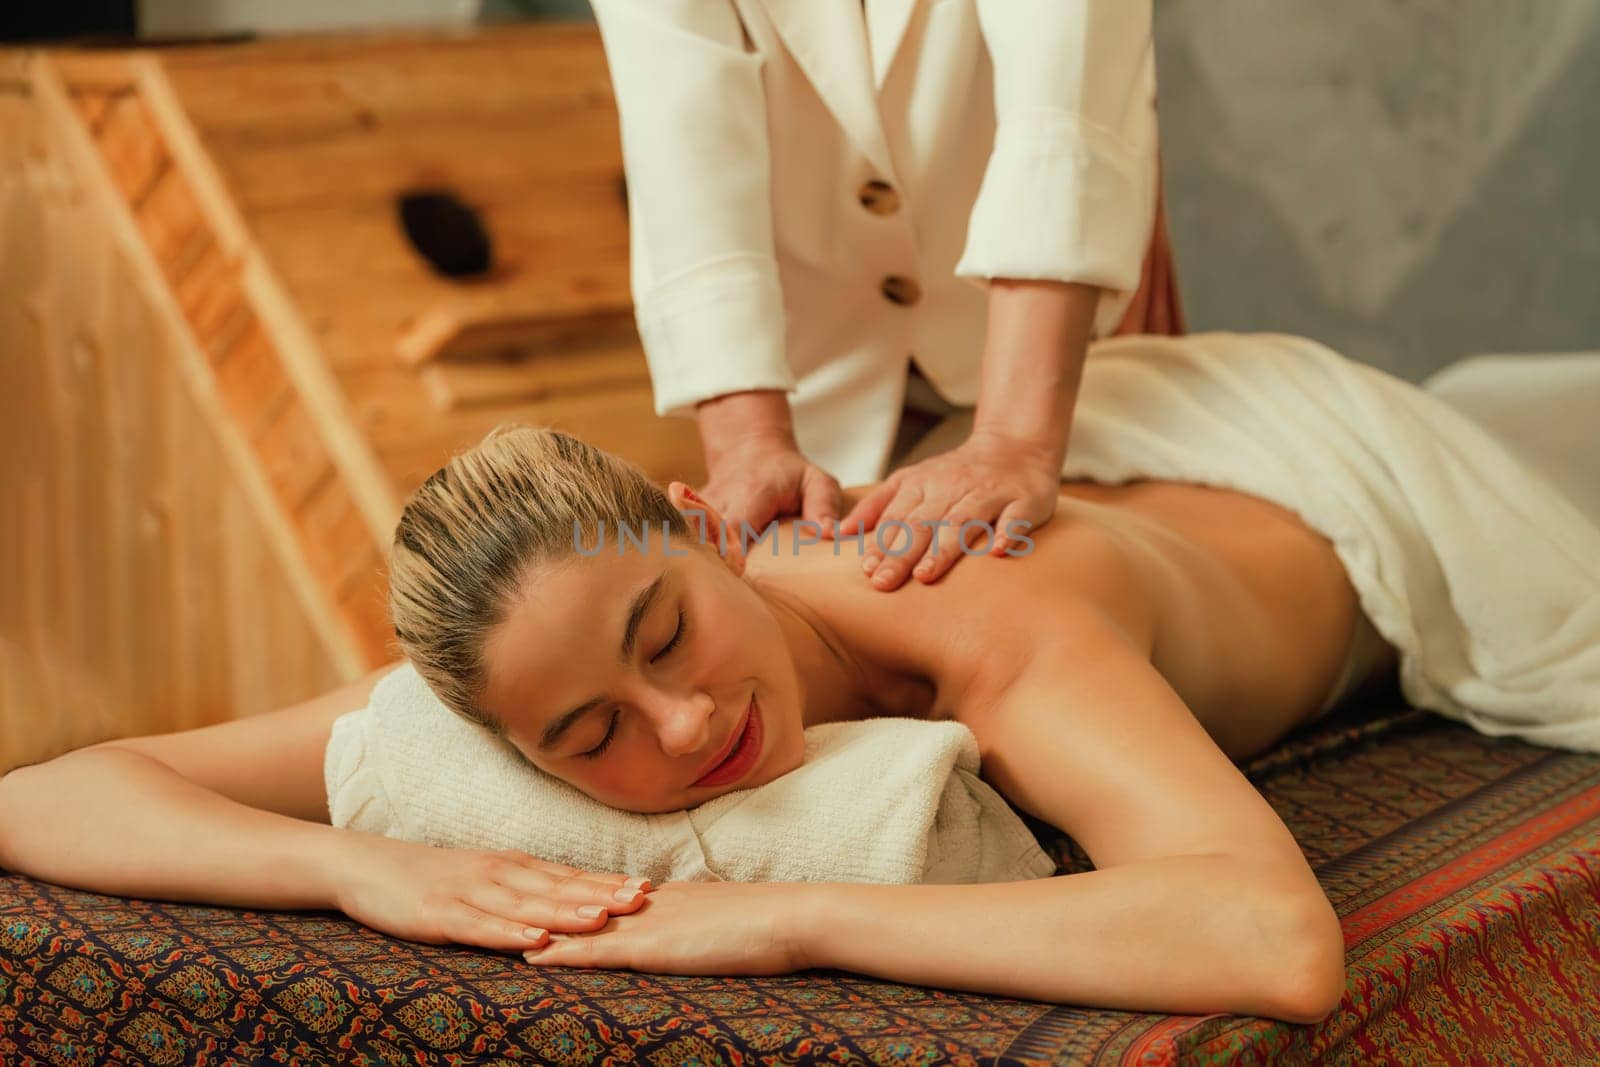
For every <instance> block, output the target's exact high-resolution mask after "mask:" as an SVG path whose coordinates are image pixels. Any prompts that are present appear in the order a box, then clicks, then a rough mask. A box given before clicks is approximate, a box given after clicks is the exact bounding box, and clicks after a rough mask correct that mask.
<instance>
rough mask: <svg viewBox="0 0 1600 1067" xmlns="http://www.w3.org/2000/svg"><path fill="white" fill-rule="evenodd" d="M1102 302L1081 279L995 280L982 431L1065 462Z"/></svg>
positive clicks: (978, 422)
mask: <svg viewBox="0 0 1600 1067" xmlns="http://www.w3.org/2000/svg"><path fill="white" fill-rule="evenodd" d="M1099 297H1100V289H1099V288H1098V287H1096V286H1093V285H1081V284H1078V283H1076V282H1054V281H1028V280H1020V279H1010V278H994V279H992V280H991V281H990V282H989V311H988V315H989V317H988V326H987V329H986V333H985V337H984V344H983V361H982V365H981V374H982V378H981V384H980V386H979V389H978V410H977V412H976V414H975V415H974V418H973V432H974V433H975V434H977V433H992V434H997V435H1000V436H1004V437H1010V438H1015V439H1018V440H1022V441H1026V442H1027V443H1029V444H1031V445H1034V446H1036V447H1038V448H1040V449H1042V450H1044V451H1045V452H1046V453H1048V454H1051V455H1053V456H1054V458H1055V461H1056V465H1057V466H1059V465H1060V461H1061V459H1062V457H1064V456H1065V455H1066V450H1067V438H1068V437H1069V436H1070V434H1071V432H1072V409H1073V407H1074V406H1075V405H1076V403H1077V400H1078V387H1079V384H1080V383H1081V382H1082V380H1083V361H1084V359H1085V357H1086V356H1087V355H1088V352H1089V337H1090V334H1091V333H1092V331H1093V328H1094V313H1095V307H1096V306H1097V304H1098V302H1099Z"/></svg>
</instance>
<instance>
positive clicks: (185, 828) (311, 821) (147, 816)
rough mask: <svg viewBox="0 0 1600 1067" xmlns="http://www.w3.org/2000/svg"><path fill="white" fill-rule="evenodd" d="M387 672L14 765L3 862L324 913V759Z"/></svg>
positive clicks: (2, 809) (55, 874)
mask: <svg viewBox="0 0 1600 1067" xmlns="http://www.w3.org/2000/svg"><path fill="white" fill-rule="evenodd" d="M390 669H392V665H391V666H390V667H384V668H382V669H380V670H378V671H374V672H373V673H372V674H369V675H367V676H366V677H365V678H362V679H360V680H358V681H356V682H352V683H350V684H348V685H345V686H341V687H339V688H337V689H334V690H332V691H330V692H328V693H325V694H323V695H322V696H319V697H316V698H314V699H312V700H308V701H305V702H304V703H301V704H297V705H294V706H292V707H289V708H284V709H281V710H279V711H273V712H268V713H266V714H263V715H256V716H250V717H247V718H242V719H237V720H233V721H230V722H225V723H219V724H217V725H214V726H206V727H201V728H200V729H196V730H186V731H182V732H179V733H169V734H159V735H154V736H148V737H134V738H122V739H117V740H113V741H105V742H102V743H100V744H97V745H91V746H89V747H88V748H83V749H79V750H77V751H76V752H69V753H67V754H66V755H63V756H60V757H57V758H56V759H53V760H50V761H48V762H46V763H41V764H35V765H33V766H29V767H20V768H18V769H16V770H14V771H12V772H11V773H10V774H7V775H6V776H5V777H4V778H0V866H4V867H5V868H6V869H7V870H13V871H20V872H23V873H26V874H29V875H32V876H34V877H36V878H43V879H46V880H48V881H52V882H57V883H60V884H63V885H71V886H76V887H79V888H82V889H90V890H94V891H96V892H102V893H115V894H122V895H126V896H141V897H154V898H158V899H166V900H190V901H202V902H206V903H213V904H234V905H242V906H257V907H270V908H331V907H334V906H335V903H334V893H333V888H332V884H331V878H330V870H329V868H330V865H331V861H332V859H333V857H332V856H331V855H330V850H331V848H332V842H333V839H334V837H335V836H336V832H335V831H334V830H333V829H332V828H331V827H329V826H327V825H326V823H327V821H328V802H327V792H326V788H325V786H324V784H323V774H322V757H323V752H324V750H325V749H326V747H327V743H328V734H329V731H330V730H331V728H332V725H333V720H334V719H336V718H338V717H339V716H340V715H343V714H344V713H345V712H347V711H352V710H354V709H356V708H359V707H362V706H363V705H364V704H366V702H367V699H368V697H369V696H370V695H371V692H372V688H373V686H374V685H376V684H377V681H378V679H379V677H381V676H382V675H383V674H384V673H386V672H387V671H388V670H390ZM318 823H321V824H323V825H317V824H318Z"/></svg>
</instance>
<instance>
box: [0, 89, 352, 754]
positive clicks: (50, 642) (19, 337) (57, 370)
mask: <svg viewBox="0 0 1600 1067" xmlns="http://www.w3.org/2000/svg"><path fill="white" fill-rule="evenodd" d="M6 89H7V83H6V82H5V81H4V80H3V78H0V249H3V250H4V254H3V255H0V405H3V411H4V416H3V417H0V434H3V436H0V452H3V456H0V500H5V501H7V502H8V506H7V507H5V508H4V509H0V511H3V515H0V770H5V769H9V768H11V767H13V766H16V765H18V764H20V763H25V762H32V761H35V760H39V759H44V758H48V757H49V756H51V755H55V754H57V753H59V752H63V751H66V750H68V749H70V748H75V747H78V746H80V745H84V744H89V743H92V742H94V741H96V740H101V739H104V738H107V737H112V736H125V735H132V734H142V733H155V732H162V731H166V730H173V729H181V728H185V727H188V726H194V725H198V724H201V723H205V722H213V721H217V720H220V719H223V718H226V717H228V716H230V715H236V714H251V713H254V712H259V711H264V710H268V709H270V708H274V707H281V706H283V705H284V704H287V703H291V702H293V701H295V700H299V699H303V698H305V697H308V696H312V695H314V694H316V693H319V692H322V691H324V690H326V689H327V688H330V687H331V686H333V685H335V684H337V682H338V680H339V676H338V674H337V672H336V671H335V670H334V668H333V665H332V663H331V662H330V661H329V658H328V656H327V654H326V652H325V651H324V650H323V648H322V644H321V642H320V641H319V640H318V639H317V637H316V635H315V632H314V631H313V629H312V628H311V626H310V625H309V624H308V622H307V620H306V618H305V615H304V613H303V612H302V611H301V609H300V606H299V604H298V602H297V601H296V600H295V598H294V597H293V596H292V595H291V594H290V593H289V592H288V590H287V589H286V588H285V586H284V582H283V578H282V574H281V569H280V568H279V566H278V564H277V561H276V560H275V559H274V558H273V556H272V554H271V552H270V550H269V549H268V546H267V544H266V542H265V539H264V537H263V535H262V533H261V529H260V524H259V522H257V521H256V520H255V518H254V517H253V509H252V508H251V506H250V505H249V503H248V502H247V501H246V499H245V498H244V496H243V495H242V494H241V493H240V491H239V489H238V488H237V486H236V485H235V484H234V482H233V478H232V475H231V473H230V471H229V470H228V468H227V466H226V464H225V463H224V462H223V461H222V457H221V454H220V452H219V449H218V445H217V442H216V440H215V438H214V436H213V434H212V432H211V429H210V427H209V425H208V424H207V422H206V420H205V419H204V418H203V416H202V415H201V413H200V412H199V411H198V410H197V408H196V405H195V403H194V400H193V397H192V396H191V394H190V391H189V389H188V388H187V385H186V383H185V381H184V379H183V376H182V375H181V374H180V373H179V369H178V367H177V366H176V363H175V359H174V356H173V351H172V348H173V346H172V344H171V339H170V337H168V336H166V335H165V334H164V331H163V327H162V325H161V324H160V321H159V319H158V317H156V316H155V315H153V314H152V312H151V309H150V308H149V307H148V305H147V304H146V303H145V301H144V299H143V297H142V295H141V290H140V287H139V286H138V285H136V284H135V280H134V278H133V277H132V275H131V267H130V265H129V263H128V262H127V261H126V259H125V257H124V256H123V255H122V254H121V253H120V252H119V250H118V249H117V247H116V244H115V242H114V240H113V239H112V236H111V233H110V231H109V228H108V227H107V226H106V225H105V223H104V220H103V219H102V218H100V216H99V212H98V210H97V208H96V207H95V206H94V204H93V202H92V200H91V199H90V198H88V197H86V196H85V194H84V191H83V189H82V188H80V187H79V186H77V185H76V184H75V183H74V181H73V179H72V176H71V173H70V171H69V170H68V168H66V167H65V166H63V164H62V161H61V160H60V159H59V158H57V157H56V156H55V155H53V153H52V151H51V149H50V146H49V142H48V139H47V138H45V137H44V136H42V131H41V129H40V127H39V125H38V121H37V117H36V115H35V113H34V111H33V109H32V108H31V107H30V106H28V101H27V99H26V98H25V97H24V96H23V95H21V94H20V93H18V92H16V91H11V92H7V91H6ZM13 89H14V87H13Z"/></svg>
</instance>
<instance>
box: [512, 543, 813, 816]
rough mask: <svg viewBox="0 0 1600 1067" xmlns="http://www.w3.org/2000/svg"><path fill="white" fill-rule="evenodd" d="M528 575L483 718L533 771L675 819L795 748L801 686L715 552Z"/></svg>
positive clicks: (763, 775) (614, 559) (681, 551)
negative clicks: (500, 727) (493, 721)
mask: <svg viewBox="0 0 1600 1067" xmlns="http://www.w3.org/2000/svg"><path fill="white" fill-rule="evenodd" d="M664 542H665V538H664V537H663V536H662V535H661V531H660V528H659V527H657V528H656V529H653V530H651V531H650V536H649V539H648V543H647V546H646V548H644V549H640V548H639V547H638V545H637V544H636V543H635V542H632V541H630V542H627V543H626V549H625V551H623V552H621V553H620V554H619V553H618V551H617V542H616V540H615V538H608V539H607V540H606V541H605V542H604V546H603V548H602V549H601V550H600V552H599V554H598V555H595V556H593V557H584V556H580V555H574V556H573V557H572V558H571V559H570V560H569V561H564V562H561V563H557V564H552V565H544V566H536V567H534V568H533V569H532V570H531V571H530V573H529V574H528V575H527V576H525V578H524V580H523V585H522V595H521V597H520V598H519V599H518V600H517V601H515V602H514V603H513V604H512V606H511V609H510V612H509V614H508V616H507V618H506V620H505V622H504V624H503V625H501V626H500V627H498V628H497V629H496V630H495V631H494V632H493V634H492V635H491V637H490V640H489V642H488V644H487V646H486V648H485V659H486V663H487V667H488V677H489V685H488V690H487V692H486V694H485V697H484V700H483V704H484V710H486V711H488V712H489V713H490V714H491V715H494V716H495V717H496V718H497V719H498V720H499V721H500V722H501V723H503V724H504V725H505V733H506V737H507V739H508V740H509V741H511V743H512V744H513V745H515V746H516V747H517V748H518V750H520V751H521V752H522V753H523V755H525V756H526V757H527V758H528V759H529V760H530V761H531V762H532V763H533V764H534V765H535V766H537V767H539V768H541V769H543V770H545V771H547V772H549V773H550V774H554V775H556V776H557V777H559V778H562V779H564V780H565V781H567V782H570V783H571V784H572V785H574V786H576V787H577V788H579V789H581V790H583V791H584V792H585V793H587V794H589V795H590V796H591V797H594V798H595V799H596V800H598V801H600V802H601V803H604V804H608V805H610V806H612V807H615V808H621V809H624V810H627V811H637V812H659V811H675V810H679V809H682V808H688V807H693V806H694V805H696V804H701V803H704V802H705V801H707V800H710V799H711V798H712V797H715V796H719V795H721V794H723V793H727V792H732V791H733V790H736V789H749V788H751V787H753V786H758V785H761V784H763V783H765V782H769V781H771V780H772V779H774V778H776V777H778V776H779V775H781V774H784V773H786V772H788V771H790V770H793V769H794V768H795V767H798V766H799V765H800V761H801V759H802V757H803V755H804V751H805V747H804V746H805V741H804V727H803V721H802V700H801V693H800V685H799V678H798V675H797V673H796V670H795V666H794V661H793V659H792V658H791V656H790V653H789V648H788V644H787V642H786V641H785V639H784V635H783V631H782V629H781V628H780V626H779V624H778V620H777V619H776V618H775V617H774V616H773V614H772V611H771V609H770V608H769V606H768V604H767V601H766V600H764V599H763V598H762V597H761V596H760V595H759V594H758V593H757V591H756V590H755V589H754V588H753V587H752V586H751V585H750V584H749V583H748V582H746V581H745V580H744V578H742V577H741V576H740V573H739V570H740V569H741V568H740V566H739V565H738V564H736V563H734V562H731V561H729V560H725V559H723V558H722V557H721V556H719V555H718V554H717V552H716V550H715V548H708V547H706V546H704V545H689V544H686V543H683V542H681V541H680V542H675V543H674V544H673V545H672V547H671V550H670V552H669V551H667V549H666V545H665V543H664Z"/></svg>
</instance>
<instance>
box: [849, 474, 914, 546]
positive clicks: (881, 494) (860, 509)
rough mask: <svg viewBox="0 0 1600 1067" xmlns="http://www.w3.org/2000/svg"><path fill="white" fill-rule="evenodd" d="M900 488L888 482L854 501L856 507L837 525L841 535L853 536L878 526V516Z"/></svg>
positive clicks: (894, 483) (896, 484)
mask: <svg viewBox="0 0 1600 1067" xmlns="http://www.w3.org/2000/svg"><path fill="white" fill-rule="evenodd" d="M899 491H900V486H899V484H898V483H897V482H895V481H893V480H890V481H887V482H884V483H883V484H882V485H880V486H878V487H877V488H876V489H874V490H872V492H870V493H868V494H867V495H866V496H864V497H862V498H861V499H860V500H858V501H856V506H855V507H853V508H851V509H850V513H849V514H848V515H846V516H845V517H844V520H843V521H842V522H840V523H839V532H840V533H841V534H850V535H854V534H856V533H859V532H864V531H866V530H870V529H872V528H873V527H874V526H876V525H877V524H878V516H880V515H882V514H883V509H884V508H886V507H888V506H889V502H890V501H891V500H893V499H894V496H895V494H896V493H897V492H899Z"/></svg>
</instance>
